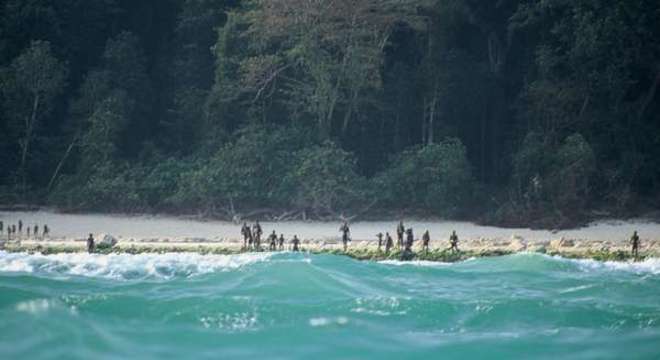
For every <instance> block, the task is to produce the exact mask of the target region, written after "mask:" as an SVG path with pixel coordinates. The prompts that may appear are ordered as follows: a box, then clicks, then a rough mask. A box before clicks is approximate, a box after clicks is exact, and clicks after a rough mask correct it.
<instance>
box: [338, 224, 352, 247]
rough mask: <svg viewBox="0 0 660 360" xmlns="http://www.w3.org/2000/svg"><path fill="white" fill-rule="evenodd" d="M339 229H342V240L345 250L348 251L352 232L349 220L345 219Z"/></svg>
mask: <svg viewBox="0 0 660 360" xmlns="http://www.w3.org/2000/svg"><path fill="white" fill-rule="evenodd" d="M339 231H341V242H342V243H343V244H344V252H346V249H347V248H348V242H349V241H350V233H351V229H350V228H349V227H348V222H346V221H344V224H343V225H342V226H341V227H340V228H339Z"/></svg>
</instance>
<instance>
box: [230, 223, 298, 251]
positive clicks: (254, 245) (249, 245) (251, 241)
mask: <svg viewBox="0 0 660 360" xmlns="http://www.w3.org/2000/svg"><path fill="white" fill-rule="evenodd" d="M262 234H263V229H262V228H261V224H259V220H257V221H256V222H255V223H254V224H253V225H252V226H251V227H250V226H248V224H247V223H243V227H241V235H243V249H246V250H256V251H261V250H262V248H261V235H262ZM285 242H286V240H285V239H284V234H280V236H279V237H278V236H277V233H276V232H275V230H273V232H272V233H271V234H270V235H269V236H268V250H270V251H277V250H280V251H282V250H284V243H285ZM290 243H291V246H292V250H293V251H300V239H298V236H297V235H293V239H291V242H290Z"/></svg>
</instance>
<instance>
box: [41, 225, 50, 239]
mask: <svg viewBox="0 0 660 360" xmlns="http://www.w3.org/2000/svg"><path fill="white" fill-rule="evenodd" d="M48 234H50V229H49V228H48V225H47V224H44V232H43V238H44V239H45V238H46V236H48Z"/></svg>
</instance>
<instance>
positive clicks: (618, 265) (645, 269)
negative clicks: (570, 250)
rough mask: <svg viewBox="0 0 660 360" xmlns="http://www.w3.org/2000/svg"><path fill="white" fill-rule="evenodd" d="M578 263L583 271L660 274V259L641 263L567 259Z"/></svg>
mask: <svg viewBox="0 0 660 360" xmlns="http://www.w3.org/2000/svg"><path fill="white" fill-rule="evenodd" d="M567 260H569V261H571V262H574V263H576V264H577V265H578V266H579V267H580V269H582V270H583V271H594V270H596V271H629V272H633V273H636V274H645V273H651V274H653V275H659V274H660V259H657V258H651V259H646V260H644V261H640V262H632V261H626V262H621V261H597V260H591V259H567Z"/></svg>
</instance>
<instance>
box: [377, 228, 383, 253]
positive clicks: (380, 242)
mask: <svg viewBox="0 0 660 360" xmlns="http://www.w3.org/2000/svg"><path fill="white" fill-rule="evenodd" d="M376 237H377V238H378V252H380V248H381V246H383V233H382V232H379V233H378V234H376Z"/></svg>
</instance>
